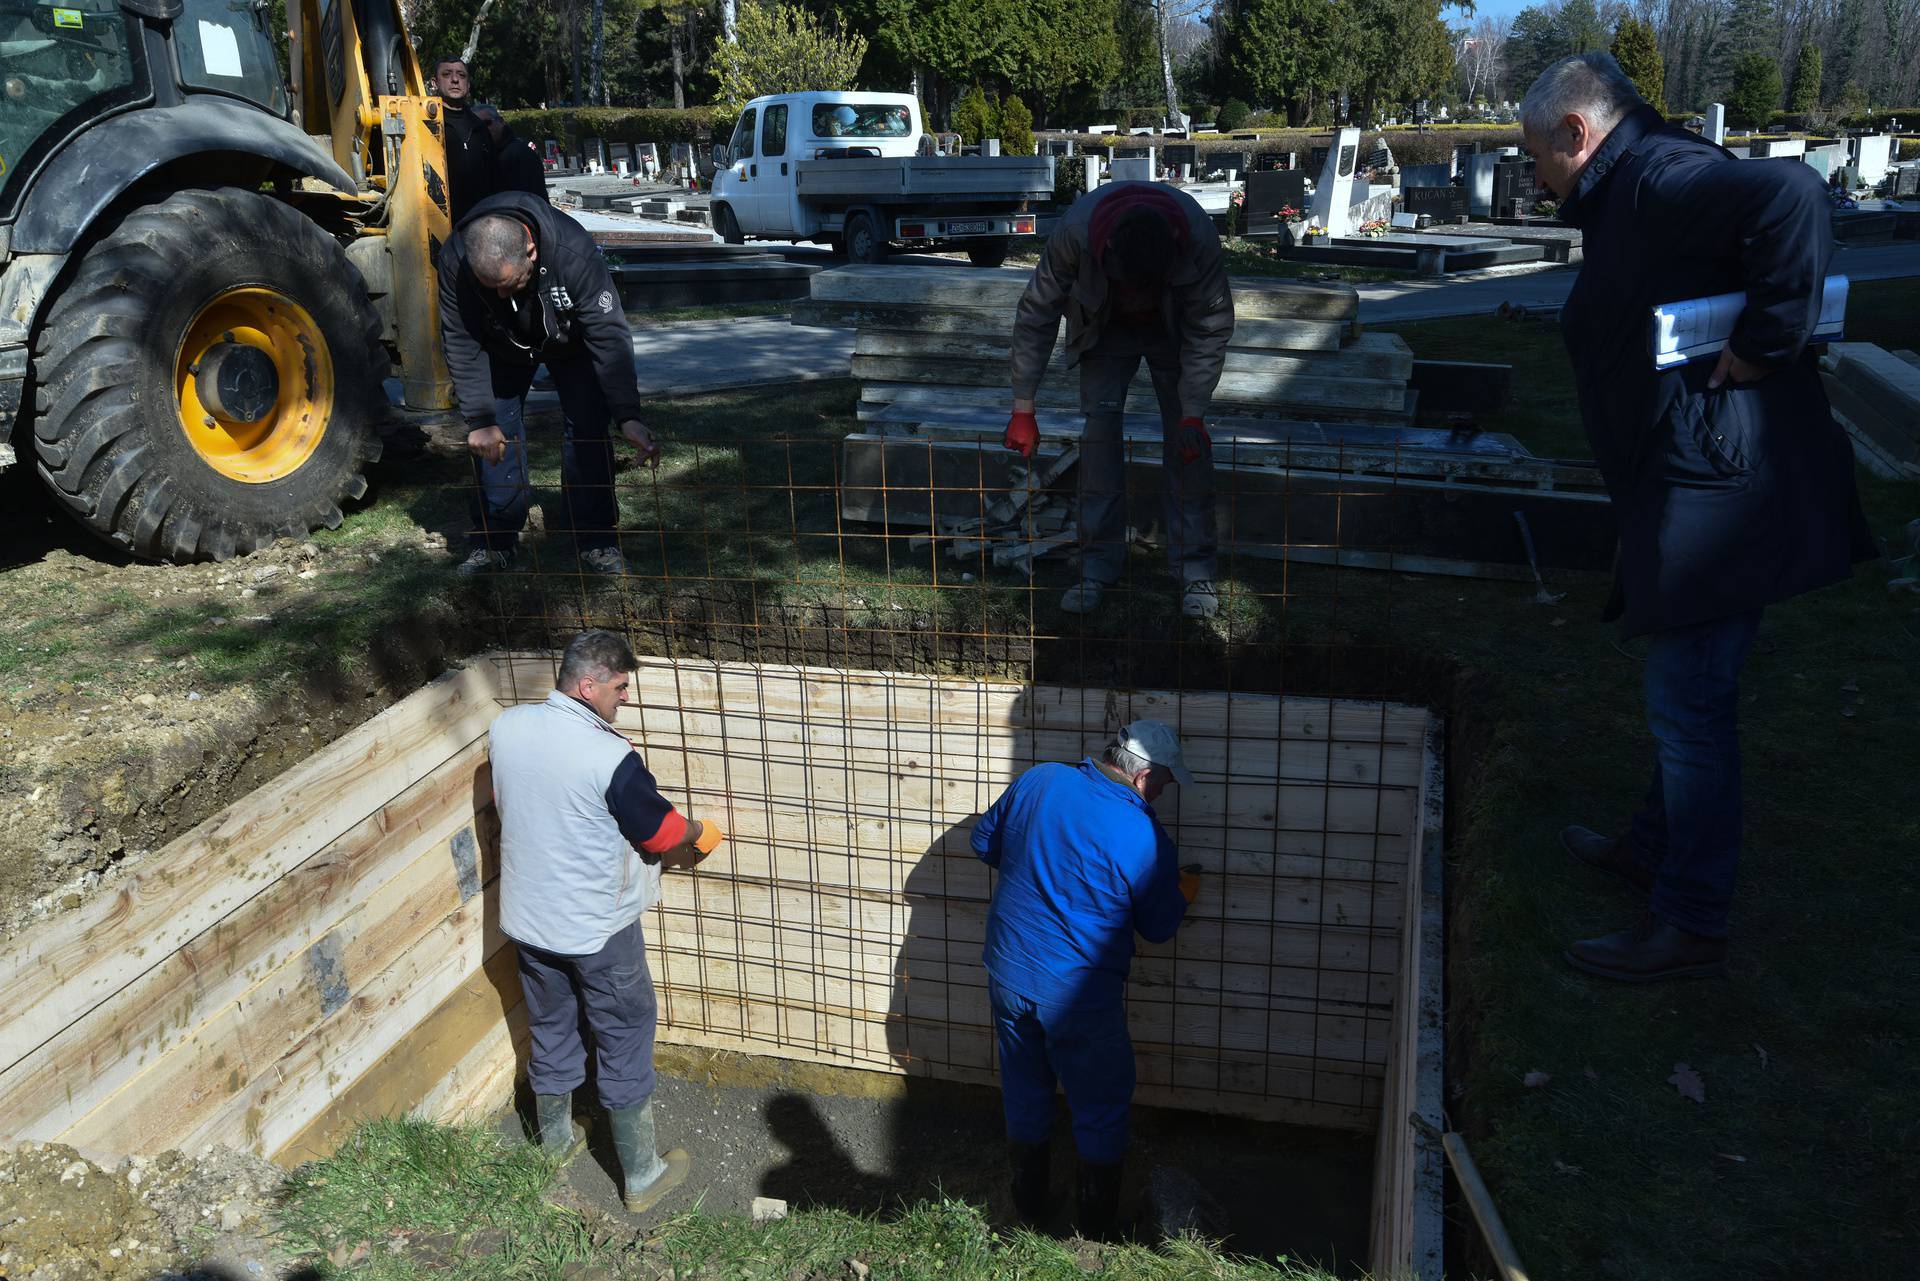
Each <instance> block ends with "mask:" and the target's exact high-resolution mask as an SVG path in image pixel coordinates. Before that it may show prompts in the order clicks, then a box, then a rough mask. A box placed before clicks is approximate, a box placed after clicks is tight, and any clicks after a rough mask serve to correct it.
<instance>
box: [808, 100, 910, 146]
mask: <svg viewBox="0 0 1920 1281" xmlns="http://www.w3.org/2000/svg"><path fill="white" fill-rule="evenodd" d="M813 136H814V137H816V138H911V137H912V136H913V115H912V113H911V112H909V111H908V110H907V109H906V108H905V107H903V106H900V105H899V104H898V103H892V102H822V103H817V104H815V106H814V108H813Z"/></svg>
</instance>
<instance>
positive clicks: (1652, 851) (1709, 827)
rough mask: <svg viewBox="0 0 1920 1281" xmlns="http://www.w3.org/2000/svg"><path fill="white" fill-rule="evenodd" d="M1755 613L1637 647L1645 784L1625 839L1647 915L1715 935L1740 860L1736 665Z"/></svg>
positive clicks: (1722, 931)
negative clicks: (1639, 865) (1648, 773)
mask: <svg viewBox="0 0 1920 1281" xmlns="http://www.w3.org/2000/svg"><path fill="white" fill-rule="evenodd" d="M1759 630H1760V611H1759V610H1757V609H1756V610H1752V611H1750V612H1748V613H1745V614H1734V615H1731V616H1729V617H1727V618H1717V619H1715V620H1713V621H1712V622H1708V623H1696V624H1694V625H1692V626H1690V627H1676V628H1673V629H1672V630H1670V631H1664V632H1655V633H1654V635H1653V645H1652V648H1650V649H1649V650H1648V651H1647V665H1646V691H1647V726H1648V728H1650V729H1651V730H1652V731H1653V737H1654V741H1655V746H1656V752H1657V754H1656V759H1655V762H1654V767H1653V784H1652V786H1650V787H1649V788H1648V789H1647V799H1646V801H1645V802H1644V803H1643V804H1642V805H1641V807H1640V812H1639V813H1637V814H1635V815H1634V816H1633V828H1632V832H1633V842H1632V843H1633V845H1634V846H1635V847H1637V851H1638V853H1639V854H1640V856H1641V857H1642V858H1643V859H1644V860H1645V861H1646V866H1647V867H1648V869H1649V870H1650V871H1652V872H1653V873H1654V881H1653V904H1652V911H1653V914H1654V916H1656V917H1657V918H1659V919H1660V920H1662V921H1665V922H1666V923H1667V924H1668V925H1672V926H1674V927H1676V928H1678V929H1682V930H1685V931H1687V933H1689V934H1698V935H1702V936H1703V937H1706V938H1724V937H1726V933H1727V916H1728V912H1729V910H1730V909H1731V907H1732V905H1733V881H1734V874H1735V872H1736V871H1737V870H1738V868H1739V865H1740V732H1739V731H1740V726H1739V721H1740V668H1741V665H1742V664H1744V663H1745V662H1746V661H1747V653H1748V651H1750V650H1751V649H1752V648H1753V638H1754V635H1755V633H1756V632H1758V631H1759Z"/></svg>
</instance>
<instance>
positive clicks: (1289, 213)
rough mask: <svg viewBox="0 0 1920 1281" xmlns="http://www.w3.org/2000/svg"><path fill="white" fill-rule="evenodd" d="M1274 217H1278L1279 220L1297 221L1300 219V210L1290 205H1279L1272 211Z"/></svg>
mask: <svg viewBox="0 0 1920 1281" xmlns="http://www.w3.org/2000/svg"><path fill="white" fill-rule="evenodd" d="M1274 217H1276V218H1278V219H1279V220H1280V221H1281V222H1298V221H1299V219H1300V211H1299V210H1298V209H1295V208H1294V207H1293V206H1292V205H1281V206H1280V208H1279V209H1277V210H1276V211H1274Z"/></svg>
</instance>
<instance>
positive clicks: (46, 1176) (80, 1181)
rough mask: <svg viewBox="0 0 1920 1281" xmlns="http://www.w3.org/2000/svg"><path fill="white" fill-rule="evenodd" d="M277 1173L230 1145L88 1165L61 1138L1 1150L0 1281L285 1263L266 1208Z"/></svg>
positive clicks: (136, 1278)
mask: <svg viewBox="0 0 1920 1281" xmlns="http://www.w3.org/2000/svg"><path fill="white" fill-rule="evenodd" d="M284 1177H285V1175H284V1172H283V1171H281V1170H280V1169H279V1168H278V1167H277V1166H275V1165H274V1164H273V1163H272V1162H270V1161H265V1160H262V1159H261V1158H259V1157H255V1156H249V1155H247V1154H246V1153H243V1152H235V1151H233V1150H232V1149H229V1148H213V1147H210V1148H207V1149H205V1150H203V1151H202V1152H200V1153H198V1154H196V1155H194V1156H183V1155H182V1154H180V1153H178V1152H163V1153H161V1154H160V1155H159V1156H156V1157H151V1158H149V1157H142V1156H133V1157H128V1158H126V1159H125V1160H122V1161H117V1162H116V1161H112V1160H104V1161H93V1160H89V1159H88V1158H87V1157H84V1156H82V1155H81V1154H80V1153H78V1152H76V1151H75V1150H74V1149H73V1148H70V1147H68V1146H67V1145H65V1144H64V1143H45V1144H41V1143H27V1144H22V1145H21V1146H19V1147H17V1148H13V1149H11V1150H0V1276H4V1277H8V1278H11V1279H12V1281H154V1279H156V1278H168V1279H175V1278H177V1279H178V1281H198V1279H199V1278H208V1277H212V1276H216V1275H217V1276H246V1277H258V1278H272V1277H279V1276H282V1275H285V1274H287V1273H289V1272H291V1271H292V1270H293V1266H294V1265H293V1263H292V1261H291V1258H290V1257H289V1256H287V1255H285V1254H284V1253H282V1252H281V1251H280V1250H279V1249H278V1248H277V1245H276V1241H275V1237H274V1232H273V1227H272V1224H271V1222H270V1219H269V1217H268V1214H269V1208H270V1207H271V1205H272V1204H273V1200H274V1197H275V1195H276V1194H277V1193H278V1191H279V1188H280V1184H281V1181H282V1179H283V1178H284Z"/></svg>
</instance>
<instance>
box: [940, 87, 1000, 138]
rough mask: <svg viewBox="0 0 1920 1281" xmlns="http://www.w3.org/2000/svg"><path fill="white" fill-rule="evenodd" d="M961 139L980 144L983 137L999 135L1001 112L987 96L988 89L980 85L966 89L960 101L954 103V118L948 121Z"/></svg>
mask: <svg viewBox="0 0 1920 1281" xmlns="http://www.w3.org/2000/svg"><path fill="white" fill-rule="evenodd" d="M948 124H949V125H950V126H951V128H952V129H953V131H954V132H955V133H957V134H959V135H960V140H961V141H962V142H964V143H966V144H967V145H968V146H970V147H972V146H978V145H979V143H980V140H981V139H982V138H991V137H997V136H998V135H999V132H1000V113H999V111H998V110H996V109H995V105H994V103H993V102H991V101H990V100H989V99H988V98H987V91H986V90H985V89H983V88H981V87H980V86H979V85H975V86H973V88H971V89H969V90H967V91H966V93H964V94H962V95H961V97H960V101H959V102H958V103H956V104H954V108H953V115H952V118H951V119H950V120H949V121H948Z"/></svg>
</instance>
